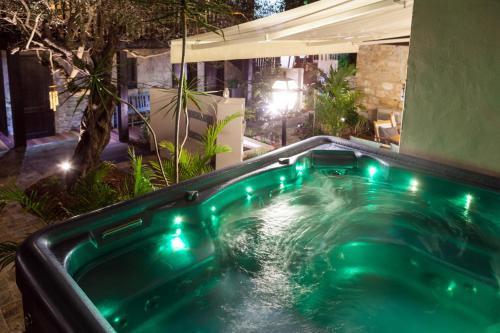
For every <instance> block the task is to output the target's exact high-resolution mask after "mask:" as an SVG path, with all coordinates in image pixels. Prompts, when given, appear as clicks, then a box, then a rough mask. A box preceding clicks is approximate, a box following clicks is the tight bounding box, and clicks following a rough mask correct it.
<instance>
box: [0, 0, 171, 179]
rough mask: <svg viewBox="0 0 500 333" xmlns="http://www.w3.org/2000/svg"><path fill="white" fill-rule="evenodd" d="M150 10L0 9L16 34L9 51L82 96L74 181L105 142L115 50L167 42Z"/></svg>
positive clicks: (14, 1) (130, 2) (99, 2)
mask: <svg viewBox="0 0 500 333" xmlns="http://www.w3.org/2000/svg"><path fill="white" fill-rule="evenodd" d="M155 9H156V7H155V6H148V7H146V6H142V5H141V4H139V3H137V1H134V0H30V1H28V0H11V1H5V2H2V3H1V4H0V26H2V27H3V28H4V29H13V30H14V32H15V33H17V34H18V39H17V45H11V49H12V51H13V52H18V51H20V50H36V51H37V53H38V54H39V55H40V56H41V58H42V60H43V62H45V63H46V64H48V65H50V66H51V69H52V72H53V73H55V72H56V71H58V72H59V74H61V75H62V76H64V77H65V78H66V80H67V82H68V88H71V89H73V90H77V89H80V90H83V91H84V92H85V96H86V98H87V102H88V103H87V107H86V109H85V111H84V113H83V116H82V120H81V126H80V140H79V142H78V144H77V147H76V149H75V152H74V155H73V165H74V166H75V169H74V170H73V172H74V177H73V178H75V179H76V178H78V177H80V176H84V175H85V174H86V173H87V172H88V171H89V170H91V169H92V168H94V167H96V166H97V165H98V164H99V162H100V155H101V153H102V151H103V149H104V148H105V146H106V145H107V144H108V142H109V138H110V132H111V118H112V114H113V111H114V107H115V99H114V98H113V96H112V95H110V94H108V93H105V91H109V92H115V85H114V84H113V82H112V68H113V64H114V56H115V54H116V52H117V50H118V49H119V47H120V45H121V44H122V42H123V41H127V40H136V39H138V38H140V37H148V36H150V35H155V37H164V38H168V34H169V31H170V29H168V27H164V28H162V27H161V26H154V25H153V23H152V22H153V21H151V20H149V19H148V18H152V17H154V16H155V14H154V13H155ZM153 28H154V29H153ZM152 32H153V33H152ZM82 99H83V97H82Z"/></svg>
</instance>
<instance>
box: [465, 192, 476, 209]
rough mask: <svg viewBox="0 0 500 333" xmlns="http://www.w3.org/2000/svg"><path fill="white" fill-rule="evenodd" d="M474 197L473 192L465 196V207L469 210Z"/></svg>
mask: <svg viewBox="0 0 500 333" xmlns="http://www.w3.org/2000/svg"><path fill="white" fill-rule="evenodd" d="M473 199H474V197H473V196H472V195H471V194H467V195H466V196H465V209H467V210H468V209H469V208H470V204H471V203H472V200H473Z"/></svg>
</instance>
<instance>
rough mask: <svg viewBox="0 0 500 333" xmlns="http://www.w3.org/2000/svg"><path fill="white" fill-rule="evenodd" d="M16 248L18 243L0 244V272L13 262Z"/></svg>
mask: <svg viewBox="0 0 500 333" xmlns="http://www.w3.org/2000/svg"><path fill="white" fill-rule="evenodd" d="M18 248H19V244H18V243H14V242H2V243H0V271H1V270H3V269H4V268H5V267H7V266H9V265H10V264H12V263H13V262H14V260H15V259H16V252H17V249H18Z"/></svg>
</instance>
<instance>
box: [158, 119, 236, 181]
mask: <svg viewBox="0 0 500 333" xmlns="http://www.w3.org/2000/svg"><path fill="white" fill-rule="evenodd" d="M239 117H241V115H240V114H239V113H235V114H232V115H230V116H228V117H226V118H225V119H222V120H218V121H217V122H216V123H215V124H213V125H210V126H208V128H207V131H206V133H205V135H203V137H202V143H203V149H202V151H201V152H200V153H192V152H189V151H188V150H186V149H182V150H181V152H180V155H179V181H183V180H187V179H190V178H193V177H196V176H200V175H203V174H205V173H208V172H211V171H213V167H212V159H213V157H215V155H217V154H221V153H226V152H230V151H231V149H230V147H228V146H226V145H218V144H217V137H218V136H219V134H220V133H221V132H222V130H223V129H224V127H226V126H227V124H229V123H230V122H231V121H233V120H235V119H237V118H239ZM160 147H161V148H162V149H166V150H167V151H168V152H169V153H170V156H172V155H173V154H174V153H175V147H174V144H173V143H172V142H170V141H162V142H160ZM162 163H163V167H164V170H165V173H166V174H167V178H168V180H169V181H171V182H175V165H174V162H173V161H172V160H171V159H165V160H163V162H162ZM151 166H152V168H153V170H154V172H155V176H156V177H155V178H156V180H157V181H158V180H159V179H160V174H159V172H160V166H159V164H158V162H156V161H152V162H151Z"/></svg>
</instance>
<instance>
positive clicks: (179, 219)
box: [174, 216, 182, 224]
mask: <svg viewBox="0 0 500 333" xmlns="http://www.w3.org/2000/svg"><path fill="white" fill-rule="evenodd" d="M174 223H175V224H181V223H182V217H180V216H176V217H175V218H174Z"/></svg>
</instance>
